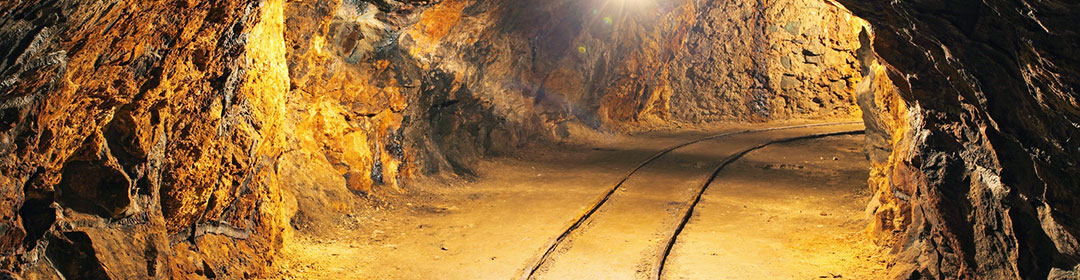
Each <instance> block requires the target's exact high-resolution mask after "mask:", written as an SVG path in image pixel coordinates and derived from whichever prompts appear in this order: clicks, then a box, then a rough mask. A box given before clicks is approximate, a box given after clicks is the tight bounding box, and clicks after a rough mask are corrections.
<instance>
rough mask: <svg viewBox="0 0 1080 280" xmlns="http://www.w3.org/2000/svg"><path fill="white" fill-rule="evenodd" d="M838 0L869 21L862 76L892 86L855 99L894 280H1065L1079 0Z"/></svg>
mask: <svg viewBox="0 0 1080 280" xmlns="http://www.w3.org/2000/svg"><path fill="white" fill-rule="evenodd" d="M840 2H843V4H844V5H846V6H847V7H848V8H850V9H851V10H852V11H854V13H855V15H858V16H860V17H863V18H864V19H866V20H868V21H869V22H870V23H871V25H873V27H874V30H875V32H874V34H873V35H874V36H873V43H874V48H875V50H876V52H877V54H878V55H879V56H880V58H881V62H882V63H883V64H884V65H885V66H884V67H881V66H879V67H876V68H874V69H869V71H871V72H873V73H874V75H876V76H877V78H872V79H871V80H874V79H881V78H884V77H886V76H887V77H888V78H889V79H891V82H892V84H895V87H893V86H892V85H889V83H888V82H877V83H866V84H865V85H864V88H863V89H864V93H865V94H862V96H861V97H860V98H861V99H862V100H861V102H862V103H863V104H864V107H873V108H877V109H881V110H867V112H871V113H872V115H871V116H867V117H868V126H869V127H872V128H876V129H872V130H875V131H878V132H884V133H883V134H880V135H879V136H880V137H881V138H880V140H881V141H879V143H888V145H884V147H883V148H884V149H878V150H877V151H876V153H877V156H876V160H875V161H876V162H877V163H876V164H875V165H876V166H875V173H876V174H875V176H874V177H875V178H877V179H876V181H875V179H872V184H875V185H877V186H878V200H877V201H878V202H879V203H880V205H876V206H878V207H877V208H876V216H877V218H878V221H877V222H876V223H875V228H876V229H877V230H881V231H884V232H883V236H884V237H885V239H886V240H890V243H892V244H893V245H894V246H895V248H896V249H895V250H896V253H897V258H896V260H895V265H894V266H893V268H892V275H891V277H892V278H915V279H919V278H925V279H954V278H960V279H1017V278H1023V279H1076V277H1077V273H1078V269H1080V268H1078V266H1077V263H1078V261H1080V251H1078V248H1080V246H1078V245H1080V244H1078V243H1077V236H1078V234H1080V226H1078V225H1077V222H1078V221H1080V208H1077V205H1080V195H1078V193H1080V179H1078V178H1080V177H1077V175H1076V174H1080V167H1078V164H1080V142H1078V140H1077V139H1080V102H1078V101H1077V100H1078V98H1080V95H1078V94H1077V91H1076V89H1077V86H1078V85H1080V75H1078V74H1080V72H1077V66H1076V65H1077V63H1078V61H1080V60H1078V58H1080V52H1078V51H1077V50H1078V47H1080V46H1078V45H1077V44H1078V42H1080V36H1078V33H1077V30H1080V29H1078V28H1080V23H1078V22H1077V21H1076V16H1077V15H1080V5H1077V4H1076V3H1073V2H1068V1H1006V0H993V1H914V2H913V1H855V0H840ZM867 39H869V38H867ZM878 147H882V145H878ZM886 155H887V156H886Z"/></svg>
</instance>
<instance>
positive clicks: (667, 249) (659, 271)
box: [653, 129, 865, 279]
mask: <svg viewBox="0 0 1080 280" xmlns="http://www.w3.org/2000/svg"><path fill="white" fill-rule="evenodd" d="M863 133H865V130H862V129H859V130H848V131H839V132H828V133H817V134H810V135H803V136H798V137H790V138H783V139H777V140H773V141H769V142H766V143H764V144H760V145H757V146H754V147H751V148H749V149H745V150H742V151H740V152H739V153H737V154H734V155H731V156H729V157H727V158H726V159H724V161H723V162H721V163H720V165H719V166H717V167H716V170H713V173H712V175H710V176H709V180H708V181H705V184H703V185H702V186H701V190H699V191H698V193H697V196H695V197H694V200H693V201H692V202H690V205H688V206H687V208H686V212H683V216H682V219H681V220H680V221H679V225H678V226H676V227H675V231H674V232H673V233H672V234H671V237H670V238H668V240H667V242H666V243H665V245H664V251H663V252H662V253H661V254H660V256H659V258H658V260H657V262H656V263H657V264H658V265H656V266H653V267H655V268H656V269H655V270H654V273H653V276H654V278H653V279H660V277H661V276H663V274H664V264H665V263H666V262H667V258H668V256H669V255H671V249H672V248H673V247H674V246H675V243H676V242H678V238H679V234H681V233H682V231H683V229H684V228H686V224H687V223H689V222H690V218H691V217H693V216H694V208H697V205H698V203H700V202H701V197H702V196H704V195H705V191H707V190H708V189H709V185H711V184H712V182H713V181H715V180H716V176H717V175H720V171H723V169H724V167H727V166H728V165H730V164H731V163H733V162H735V161H736V160H738V159H739V158H742V157H743V156H745V155H746V154H749V153H750V152H753V151H756V150H759V149H761V148H764V147H766V146H769V145H772V144H779V143H786V142H794V141H799V140H807V139H815V138H823V137H829V136H840V135H855V134H863Z"/></svg>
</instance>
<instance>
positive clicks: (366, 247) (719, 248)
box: [268, 126, 884, 279]
mask: <svg viewBox="0 0 1080 280" xmlns="http://www.w3.org/2000/svg"><path fill="white" fill-rule="evenodd" d="M734 129H738V127H734V126H727V127H724V126H719V127H714V128H711V129H709V130H706V131H700V130H699V131H688V132H678V133H649V134H641V135H636V136H632V137H629V136H627V137H616V136H607V137H600V139H599V140H598V141H594V142H593V143H592V144H591V145H588V146H574V147H564V148H562V149H558V150H554V149H553V150H535V151H534V152H533V153H531V154H529V155H528V156H517V157H514V156H510V157H502V158H495V159H489V160H486V161H484V162H483V163H481V165H480V166H479V167H478V168H477V174H478V176H477V177H475V178H471V179H463V178H439V179H436V178H426V179H420V180H417V181H414V182H412V184H410V185H409V186H407V189H408V192H409V193H406V194H401V195H400V197H398V198H392V197H391V198H383V199H376V200H378V201H377V202H376V203H372V207H370V208H371V209H366V210H365V211H364V212H363V213H356V214H354V215H350V216H348V217H346V218H344V219H342V220H341V221H340V223H339V224H337V225H332V227H333V230H332V232H335V233H336V234H333V235H331V236H326V235H325V234H324V235H322V236H318V237H316V236H313V235H308V234H305V233H304V232H303V231H300V232H297V233H296V234H295V235H294V236H292V237H289V238H287V240H286V241H285V245H284V248H283V249H282V251H281V253H280V254H279V255H278V257H277V258H276V259H275V262H274V269H275V272H273V273H271V274H270V275H268V279H511V278H514V277H516V276H518V275H520V273H521V270H522V269H523V268H524V267H525V266H527V265H528V264H529V263H530V262H531V261H532V260H534V259H535V258H536V257H537V255H538V254H540V253H541V252H542V250H545V249H546V247H547V245H548V244H549V242H551V240H552V239H553V238H554V237H555V236H558V235H559V234H560V233H562V232H563V230H565V229H566V227H567V226H568V225H569V224H570V223H572V222H573V220H574V218H576V217H577V216H579V215H580V214H581V213H582V212H584V211H585V210H586V209H587V208H588V207H589V206H590V205H591V204H592V203H593V202H594V201H595V200H596V199H597V198H598V197H599V196H600V195H601V194H602V193H604V192H605V191H606V190H607V189H608V188H610V187H611V185H612V184H614V183H615V182H616V181H617V180H618V179H619V178H621V177H622V176H623V175H625V174H626V172H628V171H629V170H630V169H632V168H633V167H634V166H636V165H637V164H638V163H640V162H642V161H644V160H645V159H647V158H648V157H650V156H651V155H653V154H654V153H655V152H657V151H658V150H660V149H662V148H665V147H668V146H671V145H674V144H677V143H681V142H685V141H687V140H691V139H696V138H699V137H701V136H703V135H708V134H712V133H716V132H720V131H728V130H734ZM822 141H825V142H829V143H831V142H835V141H840V142H844V143H846V144H843V145H839V144H837V145H839V146H837V145H833V144H830V145H824V147H834V146H835V148H836V149H833V150H829V149H830V148H822V149H819V150H818V151H815V152H820V153H821V155H822V156H818V155H817V154H815V155H814V156H817V157H820V158H826V157H825V156H823V155H825V154H829V153H832V154H836V155H833V156H837V155H840V154H843V155H842V158H843V160H838V161H832V160H831V157H833V156H829V157H828V159H830V160H828V161H822V163H821V164H822V165H821V166H820V167H818V165H811V164H807V163H798V165H801V166H804V168H803V169H802V170H801V171H799V172H802V173H798V175H799V176H801V175H813V176H818V177H820V178H819V179H818V180H819V181H822V180H823V181H828V182H833V181H836V182H835V184H833V185H836V186H838V187H836V188H822V187H820V186H817V185H815V186H809V187H807V186H803V187H798V186H795V185H794V184H786V183H785V184H783V186H784V187H782V188H781V189H783V190H786V191H789V192H791V193H790V194H784V195H780V194H774V193H773V191H765V192H761V193H762V196H761V197H759V199H758V200H759V201H758V202H755V203H753V205H747V208H744V209H745V210H743V211H748V212H746V213H741V212H740V213H737V214H730V213H732V212H731V211H732V210H730V209H727V210H725V209H726V208H725V207H722V206H718V205H719V203H721V202H722V201H725V200H726V199H736V200H740V199H744V198H742V197H734V198H719V197H717V196H716V193H718V192H719V191H717V190H719V189H723V188H717V187H716V186H713V187H712V188H714V189H713V190H710V192H709V193H708V194H707V195H708V196H707V197H706V199H705V200H704V201H703V204H702V205H700V206H699V207H701V209H699V210H700V212H698V214H697V215H696V216H695V218H694V219H693V220H692V221H691V224H690V225H688V227H687V229H686V231H685V232H684V236H680V243H679V244H678V245H677V246H676V248H675V251H674V252H673V255H672V257H671V258H670V259H669V260H668V266H669V269H668V270H667V272H668V273H665V277H666V278H670V279H683V278H687V279H718V278H719V279H722V277H720V276H721V275H728V276H730V277H729V278H734V279H761V278H762V277H764V278H767V279H788V278H791V279H806V278H817V277H818V276H828V277H833V276H842V277H844V278H852V277H855V276H868V275H876V273H878V272H879V271H880V270H881V269H883V268H884V263H883V262H881V258H880V254H878V252H877V251H876V250H877V249H876V247H874V246H872V245H870V244H866V243H865V242H863V241H860V240H862V239H861V237H860V236H861V235H859V234H860V232H861V227H862V225H864V224H866V221H865V220H863V214H862V212H861V210H862V207H863V205H865V202H866V199H867V194H866V193H865V192H864V191H862V190H863V189H865V188H866V187H865V184H866V173H867V172H866V170H865V169H866V166H867V165H868V164H867V163H866V162H865V158H864V157H858V156H854V155H856V154H857V153H858V152H861V143H862V142H861V138H860V137H850V139H841V140H836V139H833V138H830V139H826V140H822ZM797 143H798V142H797ZM797 143H796V144H797ZM796 144H792V145H795V146H798V145H796ZM819 146H821V145H819ZM770 149H771V148H770ZM844 149H847V150H844ZM851 149H856V150H858V151H854V152H853V151H852V150H851ZM769 151H771V150H762V151H761V152H755V153H752V154H751V155H748V160H747V161H746V162H755V163H753V164H759V165H760V164H763V163H758V162H767V160H769V159H760V158H754V159H753V160H749V159H750V157H752V156H756V155H758V154H759V153H761V154H767V153H768V152H769ZM784 153H798V151H786V152H784ZM766 157H769V156H766ZM773 157H775V156H773ZM838 157H840V156H838ZM695 160H696V161H695V162H682V164H690V166H695V165H700V164H699V163H697V161H707V160H708V157H704V158H701V157H699V158H697V159H695ZM776 160H787V159H784V158H783V157H782V156H780V157H779V158H776ZM792 160H801V158H799V159H792ZM840 163H843V164H847V165H849V166H847V167H844V168H849V167H850V168H852V170H848V171H843V172H840V173H830V172H809V171H810V170H828V169H837V168H840V167H838V166H833V165H828V164H840ZM774 164H779V165H778V166H782V165H783V164H785V163H774ZM807 166H812V167H807ZM733 167H734V166H733ZM754 168H756V167H751V168H750V169H748V170H750V171H755V172H758V171H759V170H760V171H762V172H764V169H761V168H757V169H754ZM740 170H741V169H740ZM780 170H785V169H780ZM837 170H847V169H837ZM856 171H857V172H856ZM838 172H839V171H838ZM836 174H841V175H844V176H839V177H837V176H835V175H836ZM859 174H861V175H859ZM848 175H851V176H848ZM723 177H724V178H735V177H737V176H723ZM725 180H727V179H725ZM785 180H786V179H785ZM789 181H799V180H789ZM804 181H810V180H804ZM785 182H786V181H785ZM830 184H832V183H830ZM726 185H727V184H726V183H725V186H726ZM747 186H748V187H747V188H753V187H752V186H751V185H749V184H747ZM743 193H744V194H746V195H749V196H750V197H753V196H754V195H753V194H754V191H746V192H743ZM796 196H798V197H799V199H803V201H811V199H810V198H814V199H816V200H813V201H815V202H813V203H810V202H807V203H790V202H789V201H787V200H785V199H789V198H791V197H796ZM406 198H407V199H406ZM674 199H681V196H677V197H676V198H674ZM829 199H833V200H836V201H842V202H843V203H832V202H833V200H829ZM669 200H671V199H669ZM818 200H821V201H818ZM774 204H781V205H784V207H786V208H783V209H779V210H778V209H774V208H775V207H776V206H774ZM740 206H741V205H740ZM750 206H754V207H753V208H751V207H750ZM837 207H838V208H837ZM755 211H756V212H755ZM770 211H772V212H770ZM675 212H678V211H674V212H670V213H665V214H662V216H674V215H676V214H677V213H675ZM778 213H779V214H778ZM783 213H788V214H783ZM791 213H812V214H813V215H810V216H811V217H803V216H800V215H796V214H791ZM822 213H825V214H826V216H821V214H822ZM729 214H730V215H735V216H741V217H766V216H767V217H772V216H777V217H772V218H766V220H767V221H769V222H765V223H762V221H761V219H731V218H729V217H725V216H723V215H729ZM718 215H719V216H718ZM713 216H716V217H718V218H715V219H719V220H714V218H711V217H713ZM705 217H710V218H705ZM819 217H823V218H828V219H829V220H828V221H818V220H814V219H810V218H819ZM802 219H810V220H806V221H803V220H802ZM661 220H663V219H661ZM725 221H732V222H737V224H732V223H725ZM715 223H721V224H723V225H716V224H715ZM818 225H821V227H818ZM826 226H828V229H829V230H816V231H808V230H807V227H810V228H811V229H823V228H824V227H826ZM748 227H754V228H761V229H767V230H768V231H769V232H772V233H775V234H771V235H760V234H759V233H758V232H754V231H747V230H746V228H748ZM664 228H667V227H664ZM714 231H715V233H714ZM781 233H783V234H781ZM803 233H805V234H803ZM752 236H753V237H754V238H758V239H760V240H761V242H759V243H752V242H744V241H742V240H740V239H738V238H750V237H752ZM735 240H739V241H738V242H726V241H735ZM716 241H720V242H716ZM687 242H689V243H691V244H694V245H691V246H689V247H687V245H684V244H686V243H687ZM698 243H701V244H702V245H701V246H698V245H697V244H698ZM718 243H720V244H719V245H718ZM723 243H740V244H744V245H745V246H743V247H738V246H736V247H723ZM763 246H764V247H763ZM699 247H700V248H699ZM765 247H768V248H765ZM687 248H690V249H687ZM698 249H700V250H698ZM774 249H775V250H774ZM740 251H745V252H758V251H761V252H763V253H746V254H737V255H733V257H734V258H727V259H725V258H719V257H717V256H719V255H721V254H723V253H725V252H740ZM701 254H706V256H708V257H709V258H704V257H702V256H700V255H701ZM633 257H634V258H636V259H642V258H645V257H646V256H633ZM778 258H779V259H778ZM596 260H600V259H596ZM575 262H576V261H575ZM563 263H564V264H565V263H566V262H563ZM822 264H828V265H831V266H828V265H826V266H822ZM583 265H585V264H583ZM697 267H700V268H701V269H696V268H697ZM823 267H828V268H829V269H821V268H823ZM729 268H730V269H729ZM744 268H745V269H744ZM848 268H850V269H848ZM702 271H712V272H702ZM755 271H756V272H755ZM782 271H792V272H793V273H782ZM849 271H851V272H849ZM691 272H695V273H696V272H701V273H708V274H700V273H699V274H695V273H691ZM736 272H738V273H736ZM795 272H797V273H795ZM714 273H725V274H714ZM828 273H832V274H828ZM576 275H577V276H582V275H589V274H587V273H586V274H576ZM613 275H614V274H613ZM594 276H595V275H594ZM702 277H704V278H702ZM612 278H613V277H604V276H600V277H599V279H612ZM866 278H873V277H860V278H856V279H866ZM545 279H563V278H556V277H548V278H545ZM588 279H592V278H588Z"/></svg>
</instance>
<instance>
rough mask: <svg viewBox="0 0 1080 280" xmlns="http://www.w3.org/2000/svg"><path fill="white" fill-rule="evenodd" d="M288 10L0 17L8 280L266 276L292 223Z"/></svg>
mask: <svg viewBox="0 0 1080 280" xmlns="http://www.w3.org/2000/svg"><path fill="white" fill-rule="evenodd" d="M282 4H283V1H280V0H271V1H213V2H192V1H118V2H113V3H103V2H99V1H77V0H72V1H47V2H45V1H41V2H39V1H5V2H3V3H2V4H0V46H2V47H0V50H3V51H2V52H4V53H3V56H2V57H3V58H2V59H0V73H2V74H0V77H2V78H0V79H2V80H3V82H0V94H2V95H0V109H2V120H3V121H2V125H0V151H2V152H0V155H2V159H0V186H2V188H3V193H4V195H3V197H4V200H3V203H2V208H0V209H3V210H2V211H0V213H3V214H0V216H3V218H2V220H3V222H2V226H0V239H2V240H3V241H2V242H0V243H2V245H0V251H2V252H3V254H2V256H3V261H2V262H0V266H2V268H3V270H5V271H6V272H5V273H20V274H27V275H33V276H34V277H35V278H58V277H60V276H63V277H65V278H77V279H78V278H105V277H111V278H141V277H147V276H150V277H160V278H188V277H195V276H198V275H201V276H204V277H210V276H213V275H221V274H228V275H248V274H251V273H258V272H259V271H260V270H261V268H262V266H263V264H264V263H265V261H266V257H267V256H266V255H265V254H263V253H264V252H268V251H272V250H273V249H274V248H275V247H276V246H277V245H276V244H279V243H280V235H281V231H282V227H283V224H284V223H285V222H286V221H287V216H286V214H285V212H286V211H283V210H282V209H281V208H280V205H282V204H281V203H279V201H281V200H282V195H281V193H280V188H279V187H278V180H277V176H276V174H275V173H274V171H273V163H274V161H275V160H276V157H277V156H278V155H279V154H280V150H281V148H282V147H283V146H282V138H281V136H282V133H281V132H280V130H281V124H282V119H283V117H284V115H283V113H284V112H283V111H282V108H283V106H282V105H283V104H284V101H285V100H284V99H285V98H284V97H285V92H286V90H287V89H288V86H289V77H288V72H287V71H286V70H285V68H284V67H283V66H284V65H285V56H284V55H285V52H284V46H283V45H282V44H281V42H282V39H281V38H282V28H283V25H282V24H283V18H282Z"/></svg>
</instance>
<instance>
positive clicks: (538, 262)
mask: <svg viewBox="0 0 1080 280" xmlns="http://www.w3.org/2000/svg"><path fill="white" fill-rule="evenodd" d="M859 123H862V122H861V121H852V122H833V123H817V124H803V125H790V126H781V127H771V128H763V129H746V130H739V131H732V132H726V133H721V134H716V135H711V136H706V137H703V138H699V139H697V140H693V141H689V142H686V143H682V144H679V145H675V146H671V147H668V148H667V149H664V150H661V151H659V152H657V153H656V154H654V155H653V156H652V157H649V158H648V159H646V160H645V161H643V162H641V164H638V165H637V166H636V167H634V169H631V170H630V172H627V173H626V175H624V176H623V177H622V178H620V179H619V181H618V182H617V183H615V185H613V186H612V187H611V188H610V189H608V190H607V191H606V192H604V194H603V195H602V196H601V197H600V199H598V200H597V201H596V202H594V203H593V204H592V206H591V207H589V208H588V209H587V210H586V211H585V212H584V213H582V214H580V215H578V217H577V219H575V220H574V222H573V223H571V224H570V226H569V227H567V229H566V230H564V231H563V233H562V234H560V235H559V236H558V237H556V238H555V239H554V240H552V241H551V242H549V243H548V246H546V249H545V250H544V251H543V253H542V254H540V256H539V257H538V258H536V259H534V260H533V261H530V262H529V264H528V265H527V266H526V267H525V268H524V269H523V270H522V271H521V274H520V277H518V279H521V280H529V279H532V277H533V274H535V273H536V271H537V270H539V269H540V267H541V266H542V265H543V264H544V262H546V261H547V259H548V257H550V256H551V254H552V253H554V252H555V249H557V248H558V247H559V244H561V243H562V242H563V241H564V240H566V238H567V237H569V236H570V235H571V234H572V233H573V232H574V231H575V230H577V229H578V228H580V227H581V226H582V225H583V224H585V221H586V220H588V219H589V217H592V215H593V214H595V213H596V211H597V210H599V209H600V207H601V206H603V205H604V203H607V201H608V200H609V199H610V198H611V196H612V195H613V194H615V192H616V191H618V190H619V188H620V187H622V185H623V183H625V182H626V181H627V180H629V179H630V176H631V175H634V173H635V172H637V171H638V170H641V168H643V167H645V165H648V164H649V163H651V162H653V161H655V160H656V159H658V158H660V157H662V156H664V155H666V154H668V153H670V152H671V151H674V150H676V149H679V148H682V147H686V146H689V145H692V144H695V143H699V142H702V141H708V140H713V139H717V138H721V137H728V136H733V135H741V134H747V133H756V132H768V131H777V130H787V129H798V128H809V127H822V126H839V125H852V124H859ZM821 137H824V136H821ZM794 140H798V139H792V140H788V141H794ZM773 142H776V141H773ZM773 142H769V143H767V144H764V145H761V146H760V147H755V148H753V149H754V150H756V149H760V148H761V147H764V146H767V145H769V144H773ZM749 152H750V151H744V152H742V153H739V154H736V155H738V156H740V157H741V156H742V155H744V154H746V153H749ZM729 159H730V157H729ZM735 159H737V157H736V158H735ZM731 161H734V159H731ZM728 163H729V162H728V161H725V162H724V163H722V164H721V167H719V168H718V169H717V170H716V171H714V172H713V175H712V177H710V178H709V182H712V180H713V178H715V177H716V174H717V173H719V170H720V169H722V168H723V166H726V165H727V164H728ZM706 186H708V183H706ZM702 193H704V191H702ZM700 199H701V197H700V194H699V195H698V197H697V199H695V201H694V203H693V205H697V200H700ZM683 226H685V222H683V223H681V224H680V227H679V229H677V230H678V231H681V228H682V227H683ZM672 242H673V241H672ZM670 246H671V245H670V244H669V245H668V249H667V250H665V253H664V254H663V256H662V257H661V261H662V260H666V258H667V254H668V253H669V251H670ZM660 266H661V267H662V266H663V263H662V262H661V265H660ZM660 272H662V269H657V273H656V274H655V275H657V277H659V274H658V273H660Z"/></svg>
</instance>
